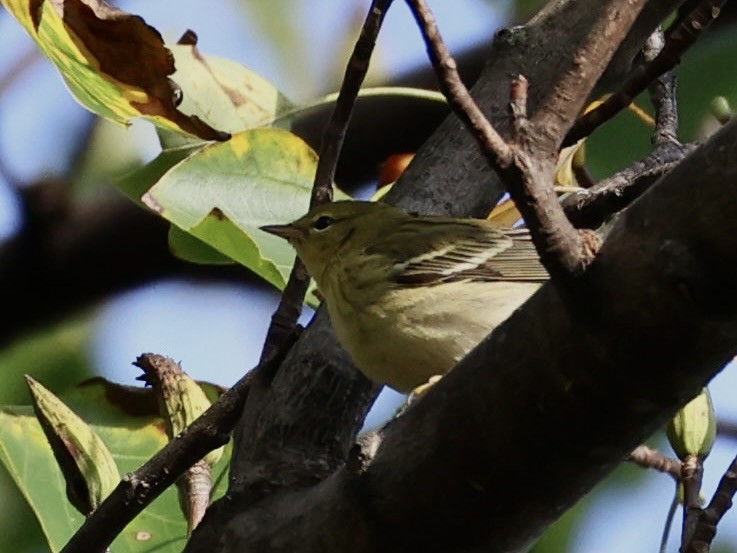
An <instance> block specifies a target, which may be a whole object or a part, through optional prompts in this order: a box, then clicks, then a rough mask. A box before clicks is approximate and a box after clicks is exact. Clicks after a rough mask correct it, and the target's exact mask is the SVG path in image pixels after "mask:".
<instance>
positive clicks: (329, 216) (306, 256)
mask: <svg viewBox="0 0 737 553" xmlns="http://www.w3.org/2000/svg"><path fill="white" fill-rule="evenodd" d="M401 217H407V215H406V214H405V213H404V212H403V211H401V210H399V209H397V208H395V207H391V206H389V205H387V204H383V203H376V202H359V201H350V200H349V201H338V202H332V203H327V204H323V205H319V206H317V207H315V208H314V209H312V210H311V211H310V212H309V213H307V215H304V216H303V217H300V218H299V219H297V220H296V221H293V222H291V223H288V224H286V225H266V226H263V227H261V230H263V231H265V232H268V233H270V234H274V235H276V236H280V237H281V238H285V239H286V240H288V241H289V243H290V244H291V245H292V246H293V247H294V249H295V250H297V255H299V257H300V258H301V259H302V261H303V262H304V264H305V265H306V266H307V270H308V271H309V272H310V274H311V275H312V276H313V277H315V278H317V279H318V280H319V277H320V275H321V273H322V271H323V270H324V268H325V266H326V265H328V264H329V263H330V261H331V260H332V259H333V258H334V257H335V256H339V255H340V254H341V252H342V251H344V248H346V246H347V247H348V248H350V250H351V251H360V250H361V249H363V248H366V247H368V246H370V245H371V244H372V243H373V242H375V241H376V240H377V239H378V238H379V237H380V236H381V233H382V230H381V229H382V228H384V227H385V226H386V224H387V222H389V220H390V219H395V218H401Z"/></svg>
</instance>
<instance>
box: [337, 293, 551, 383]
mask: <svg viewBox="0 0 737 553" xmlns="http://www.w3.org/2000/svg"><path fill="white" fill-rule="evenodd" d="M506 284H507V283H502V285H506ZM511 284H513V285H520V286H529V291H530V294H531V293H532V292H533V291H534V290H535V289H536V288H537V285H533V284H530V285H527V284H520V283H511ZM464 285H465V286H469V285H470V286H472V287H473V286H474V285H475V283H464ZM479 285H480V286H484V285H486V286H488V283H479ZM456 286H457V285H456V284H455V283H454V284H444V285H440V286H433V287H427V288H426V289H417V292H418V293H417V294H413V297H412V298H411V300H409V301H408V300H407V299H406V298H405V299H402V300H399V299H397V300H396V301H395V300H394V298H389V300H390V301H384V302H381V303H382V305H383V306H384V307H382V308H379V307H378V306H377V305H371V306H369V307H368V308H366V309H364V310H363V311H361V312H358V313H357V312H356V311H352V312H351V313H350V314H346V316H341V314H339V313H336V314H333V313H331V319H333V326H334V327H335V331H336V334H337V336H338V339H339V340H340V342H341V343H342V344H343V346H344V347H345V349H346V350H347V351H348V353H349V354H350V355H351V357H352V359H353V361H354V362H355V363H356V366H357V367H358V368H359V369H360V370H361V371H363V372H364V374H366V376H368V377H369V378H370V379H372V380H374V381H376V382H380V383H383V384H388V385H389V386H391V387H393V388H395V389H397V390H400V391H403V392H408V391H411V390H412V389H414V388H415V387H417V386H419V385H421V384H424V383H425V382H427V381H428V379H430V378H431V377H432V376H435V375H442V374H445V373H447V372H448V371H449V370H450V369H452V368H453V367H454V366H455V365H456V363H458V361H460V360H461V359H462V358H463V357H464V356H465V355H466V354H467V353H468V352H469V351H470V350H471V349H473V348H474V347H475V346H476V345H477V344H478V343H479V342H480V341H481V340H482V339H483V338H484V337H485V336H486V335H488V334H489V333H490V332H491V331H492V330H493V328H494V327H495V326H497V325H498V324H499V323H500V322H502V321H503V320H504V319H506V318H507V317H508V316H509V315H510V314H511V312H512V311H513V310H514V309H516V308H517V307H519V305H520V304H521V303H522V301H523V300H524V299H526V296H525V297H523V298H522V300H517V301H504V302H496V303H495V304H494V305H484V303H483V302H481V301H479V299H478V298H479V297H480V295H478V294H474V293H473V290H469V289H468V288H466V289H465V292H464V293H463V294H462V295H460V294H458V290H457V288H456ZM479 291H480V290H479ZM469 292H471V293H469ZM446 294H447V295H448V296H447V297H448V299H449V300H450V301H448V300H446V299H445V298H446ZM502 297H503V296H502ZM502 303H503V304H502ZM441 306H446V307H445V308H441Z"/></svg>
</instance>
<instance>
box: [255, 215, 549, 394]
mask: <svg viewBox="0 0 737 553" xmlns="http://www.w3.org/2000/svg"><path fill="white" fill-rule="evenodd" d="M260 228H261V230H263V231H265V232H268V233H270V234H273V235H276V236H279V237H281V238H284V239H286V240H288V241H289V243H290V244H291V245H292V246H293V247H294V249H295V250H296V252H297V255H298V256H299V257H300V258H301V259H302V261H303V263H304V265H305V267H306V268H307V271H308V272H309V273H310V275H311V276H312V278H313V279H314V280H315V282H316V284H317V288H318V290H319V292H320V295H321V296H322V297H323V298H324V301H325V303H326V304H327V310H328V314H329V316H330V320H331V323H332V326H333V329H334V331H335V334H336V336H337V338H338V340H339V342H340V343H341V345H342V346H343V348H344V349H345V350H346V351H347V352H348V354H349V355H350V357H351V359H352V360H353V362H354V363H355V365H356V367H357V368H358V369H359V370H360V371H362V372H363V373H364V374H365V375H366V376H367V377H368V378H369V379H371V380H373V381H375V382H377V383H379V384H385V385H388V386H390V387H392V388H394V389H395V390H397V391H399V392H403V393H408V392H411V391H412V390H414V389H416V388H418V387H421V386H423V385H424V384H426V383H427V382H428V381H430V380H432V379H434V378H435V377H437V376H442V375H444V374H446V373H447V372H448V371H450V370H451V369H452V368H453V367H454V366H455V365H456V364H457V363H458V361H460V360H461V359H462V358H463V357H464V356H465V355H466V354H467V353H468V352H469V351H470V350H471V349H473V348H474V347H475V346H476V345H477V344H478V343H479V342H480V341H481V340H482V339H483V338H484V337H486V336H487V335H488V334H489V333H490V332H491V331H492V330H493V329H494V328H495V327H497V326H498V325H499V324H501V323H502V322H503V321H504V320H505V319H507V318H508V317H509V316H510V315H511V314H512V312H514V311H515V310H516V309H517V308H518V307H520V306H521V305H522V304H523V303H524V302H525V301H526V300H527V299H528V298H529V297H530V296H531V295H532V294H534V292H535V291H536V290H537V289H538V288H539V287H540V286H541V284H542V283H543V282H545V281H546V280H548V278H549V277H548V273H547V271H546V270H545V268H544V267H543V265H542V263H541V262H540V259H539V257H538V255H537V252H536V250H535V247H534V244H533V243H532V240H531V238H530V235H529V232H528V231H527V230H526V229H523V228H502V227H499V226H497V225H495V224H493V223H491V222H489V221H486V220H483V219H465V218H455V217H442V216H423V215H416V214H410V213H406V212H405V211H403V210H401V209H399V208H396V207H393V206H390V205H388V204H385V203H381V202H368V201H354V200H342V201H336V202H331V203H326V204H322V205H318V206H316V207H314V208H313V209H312V210H310V211H309V212H308V213H307V214H306V215H304V216H303V217H300V218H299V219H297V220H295V221H293V222H291V223H288V224H273V225H266V226H262V227H260Z"/></svg>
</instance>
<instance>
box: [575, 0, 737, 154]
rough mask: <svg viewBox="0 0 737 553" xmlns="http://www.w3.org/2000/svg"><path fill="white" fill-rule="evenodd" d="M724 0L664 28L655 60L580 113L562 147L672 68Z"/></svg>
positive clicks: (714, 0) (706, 2)
mask: <svg viewBox="0 0 737 553" xmlns="http://www.w3.org/2000/svg"><path fill="white" fill-rule="evenodd" d="M726 1H727V0H704V1H702V2H700V3H699V5H698V6H696V8H695V9H694V10H693V11H692V12H691V13H690V14H689V15H688V17H686V18H684V19H683V20H682V21H680V22H677V24H676V25H675V26H674V27H671V29H669V30H668V33H667V36H666V41H665V46H664V48H663V50H662V51H661V52H660V54H658V55H657V56H656V57H655V59H653V60H652V61H650V62H649V63H647V62H646V63H644V64H642V65H640V66H638V67H637V68H636V69H635V70H634V71H633V72H632V74H631V76H630V78H629V79H628V80H627V82H625V83H624V85H623V86H622V87H621V88H620V90H619V91H618V92H617V93H616V94H613V95H612V96H610V97H609V98H607V100H606V101H605V102H604V103H602V104H601V105H599V106H598V107H597V108H596V109H593V110H591V111H589V112H588V113H586V114H585V115H583V116H581V117H580V118H579V119H578V121H576V123H575V124H574V125H573V127H571V130H570V131H569V132H568V134H567V135H566V138H565V139H564V140H563V146H570V145H571V144H575V143H576V142H578V141H579V140H580V139H582V138H584V137H586V136H589V135H590V134H591V133H592V132H594V130H596V129H597V128H599V127H600V126H601V125H602V124H604V123H606V122H607V121H609V120H610V119H611V118H612V117H614V116H615V115H616V114H617V113H619V112H620V111H621V110H623V109H624V108H626V107H627V106H628V105H630V104H631V103H632V101H633V100H634V99H635V97H637V95H638V94H640V93H641V92H643V91H644V90H645V89H646V88H647V87H648V86H649V85H650V83H652V82H653V81H654V80H655V79H657V78H658V77H659V76H660V75H663V74H664V73H665V72H666V71H669V70H671V69H673V68H674V67H675V66H676V65H678V63H680V61H681V56H682V55H683V54H684V52H686V50H688V49H689V48H690V47H691V46H692V45H693V44H694V43H695V42H696V40H697V39H698V38H699V37H700V36H701V34H702V33H703V32H704V31H705V30H706V29H707V28H708V27H709V25H711V23H712V22H713V21H714V20H715V19H716V18H717V17H718V16H719V12H720V10H721V8H722V6H724V4H725V3H726Z"/></svg>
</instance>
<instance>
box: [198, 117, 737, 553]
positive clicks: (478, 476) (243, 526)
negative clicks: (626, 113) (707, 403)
mask: <svg viewBox="0 0 737 553" xmlns="http://www.w3.org/2000/svg"><path fill="white" fill-rule="evenodd" d="M736 153H737V122H736V123H731V124H729V125H728V126H727V127H725V128H724V129H722V130H721V131H720V132H719V133H718V134H717V135H716V136H715V137H713V138H712V139H711V140H710V141H709V142H708V143H707V144H706V145H704V146H702V147H701V148H699V149H698V150H697V151H696V152H694V153H693V154H692V155H691V156H689V158H687V159H686V160H684V162H683V163H682V164H680V165H679V166H678V167H677V168H676V169H674V170H673V171H672V172H671V173H669V174H668V175H666V176H665V177H664V178H663V179H661V180H660V181H659V182H658V184H657V185H656V186H654V187H653V188H652V190H651V191H650V193H649V194H647V195H645V196H643V197H641V198H640V199H639V200H638V201H637V202H635V203H634V204H633V205H632V206H630V208H629V209H628V210H627V211H626V212H625V213H624V214H623V215H622V216H621V217H620V219H619V220H618V221H617V222H616V223H615V224H614V226H613V228H612V230H611V232H610V233H609V235H608V237H607V241H606V242H605V244H604V246H603V248H602V250H601V252H600V254H599V256H598V257H597V259H596V260H595V261H594V263H593V264H592V265H591V266H590V267H589V269H588V270H587V271H586V273H585V275H584V276H583V277H582V278H584V279H587V282H586V283H585V284H586V285H585V286H584V287H583V288H582V293H585V294H587V296H586V298H587V300H588V301H589V303H590V305H591V310H590V312H589V313H588V316H586V317H582V316H581V314H576V316H575V317H572V315H571V312H570V311H568V310H567V309H566V308H565V306H564V305H563V304H562V302H561V300H560V299H559V296H558V294H557V293H555V291H554V290H553V289H552V288H551V287H550V286H546V287H544V288H543V289H541V290H540V291H539V292H538V293H537V294H536V295H535V296H534V297H533V298H532V299H531V300H530V301H529V302H528V303H527V304H525V306H523V307H522V308H521V309H520V310H519V311H517V312H516V313H515V314H514V315H513V316H512V317H511V318H510V319H509V320H508V321H507V322H506V323H504V324H503V325H502V326H500V327H499V328H498V329H497V330H496V331H495V332H494V333H493V334H492V335H491V336H490V337H489V338H488V339H487V340H485V341H484V342H482V343H481V344H480V345H479V347H477V348H476V349H475V350H474V351H473V352H471V354H469V356H467V357H466V358H465V359H464V360H463V361H462V362H461V363H460V364H459V366H458V367H456V368H455V369H454V370H453V371H452V372H451V373H449V374H448V375H447V376H446V377H445V378H443V380H442V381H441V382H440V383H439V384H437V385H436V386H435V387H434V388H433V389H431V390H430V391H429V392H428V393H427V394H426V395H425V396H423V397H422V398H421V399H420V400H419V401H418V402H417V403H416V404H415V405H414V406H413V407H412V408H410V409H409V410H408V411H407V412H406V413H405V414H404V415H403V416H402V417H400V418H399V419H397V420H395V421H394V422H393V423H391V424H390V425H389V426H388V427H387V428H385V429H384V431H383V433H382V440H381V441H380V442H379V441H378V440H375V441H374V442H373V444H372V446H371V447H370V448H368V449H364V450H363V451H362V455H363V458H364V461H363V462H361V463H357V464H356V465H349V466H350V467H358V468H353V470H354V472H351V469H349V468H346V467H344V468H342V469H340V470H338V471H337V472H336V473H335V474H333V475H332V476H331V477H329V478H327V479H325V480H323V481H322V482H321V483H320V484H317V485H315V486H311V487H308V488H302V489H299V490H297V491H294V492H291V493H290V492H288V491H287V490H284V491H283V492H282V493H279V494H273V495H270V496H268V497H267V498H265V499H264V500H263V501H262V502H261V503H259V504H258V505H255V506H254V505H251V508H250V509H247V510H241V509H239V505H242V504H241V503H239V500H238V498H233V499H232V500H231V502H230V504H229V505H228V506H227V508H228V509H229V510H230V516H228V517H227V518H225V519H224V523H223V526H221V527H220V531H221V532H220V534H219V535H218V534H214V533H208V534H207V537H208V538H209V539H208V540H194V541H193V542H192V543H191V544H190V546H189V548H188V551H190V552H193V551H212V550H217V551H222V552H231V551H232V552H235V551H238V552H243V551H259V552H266V551H269V552H274V551H280V552H281V551H289V552H299V551H316V550H321V551H346V550H351V551H356V552H359V553H360V552H364V551H365V552H369V551H376V550H379V549H381V550H391V551H417V550H422V551H428V552H435V551H438V552H439V551H444V552H447V551H458V550H464V551H465V550H477V549H481V548H483V550H484V551H487V552H490V553H494V552H496V551H521V550H523V549H525V548H526V546H527V545H528V544H529V543H530V542H531V541H532V540H534V539H535V537H536V536H538V535H539V534H540V533H541V532H542V531H543V530H544V528H545V527H546V526H547V525H548V524H549V523H550V522H551V521H552V520H554V519H555V518H556V517H557V516H559V515H560V514H561V513H562V512H563V511H564V510H565V509H566V508H567V507H569V506H570V505H572V504H573V503H574V502H575V501H577V500H578V499H579V498H580V497H581V496H582V495H584V494H585V493H586V492H587V491H588V490H589V489H590V488H591V487H592V486H593V485H594V484H595V483H596V482H597V481H599V480H600V479H601V478H602V477H604V476H605V475H606V474H608V473H609V472H610V471H611V470H612V469H613V468H614V467H616V466H617V464H618V463H619V462H621V461H622V460H624V459H625V457H626V456H627V454H628V453H629V452H630V451H631V450H632V449H633V448H634V447H635V446H636V445H637V444H638V443H641V441H642V440H643V439H644V438H646V437H648V436H649V435H650V434H651V433H652V432H653V431H655V430H656V429H657V428H659V427H660V426H661V425H662V424H663V423H664V422H665V421H666V420H667V419H668V418H669V417H670V416H672V414H673V413H674V412H675V411H676V410H677V409H678V408H679V407H680V406H681V405H683V404H684V403H685V402H686V401H688V400H689V399H690V398H691V397H693V396H694V395H695V394H696V393H698V392H699V391H700V390H701V388H702V387H703V385H704V384H705V382H706V381H708V380H709V379H710V378H711V377H712V376H713V375H714V374H716V373H717V372H718V371H719V370H720V369H721V367H723V366H724V364H725V363H727V362H728V361H730V360H731V359H732V357H733V356H734V354H735V351H737V287H735V284H734V283H735V282H737V268H736V267H737V219H735V217H734V213H735V212H737V167H736V166H735V165H734V163H733V159H734V156H735V155H736ZM697 178H698V179H699V182H700V189H699V192H700V193H699V195H698V196H694V195H693V193H692V183H693V182H694V180H695V179H697ZM666 320H667V321H668V324H667V325H664V324H663V321H666ZM522 337H524V338H522ZM371 450H373V451H374V452H375V453H374V455H373V457H372V451H371ZM367 457H368V458H370V459H371V460H370V461H366V460H365V459H366V458H367ZM541 458H545V459H546V460H547V467H546V470H545V471H540V470H537V468H539V459H541ZM356 470H357V472H355V471H356ZM499 475H503V478H500V477H499ZM531 496H534V497H535V501H534V502H530V501H529V497H531ZM500 498H503V500H500ZM225 508H226V507H225V506H223V507H222V509H225ZM201 527H202V526H201ZM210 540H214V541H210Z"/></svg>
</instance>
